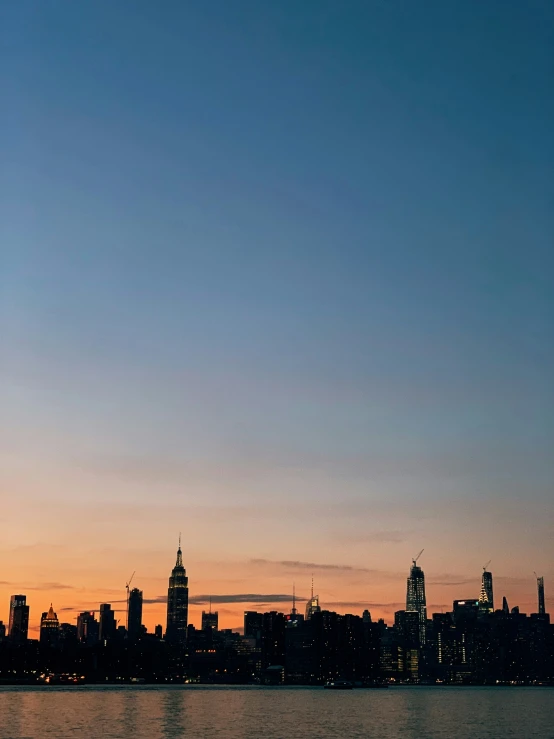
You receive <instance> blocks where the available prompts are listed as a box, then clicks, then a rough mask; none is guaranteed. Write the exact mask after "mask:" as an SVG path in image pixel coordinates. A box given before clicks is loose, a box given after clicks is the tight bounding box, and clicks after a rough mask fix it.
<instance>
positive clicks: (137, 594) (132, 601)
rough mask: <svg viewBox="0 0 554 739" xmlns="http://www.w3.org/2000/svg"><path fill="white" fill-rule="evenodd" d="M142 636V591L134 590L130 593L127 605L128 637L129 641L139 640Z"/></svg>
mask: <svg viewBox="0 0 554 739" xmlns="http://www.w3.org/2000/svg"><path fill="white" fill-rule="evenodd" d="M141 634H142V590H139V589H138V588H133V589H132V590H131V592H130V593H129V602H128V604H127V635H128V637H129V639H138V637H139V636H140V635H141Z"/></svg>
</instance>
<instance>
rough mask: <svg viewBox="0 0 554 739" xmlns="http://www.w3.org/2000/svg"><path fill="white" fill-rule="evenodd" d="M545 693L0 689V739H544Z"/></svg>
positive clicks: (551, 735)
mask: <svg viewBox="0 0 554 739" xmlns="http://www.w3.org/2000/svg"><path fill="white" fill-rule="evenodd" d="M553 716H554V688H473V687H467V688H458V687H448V688H440V687H429V688H427V687H413V688H410V687H395V688H391V689H390V690H354V691H348V692H347V693H343V692H338V693H330V692H329V691H324V690H322V689H317V688H315V689H310V688H256V687H245V688H228V687H201V686H194V687H192V686H186V687H182V686H174V687H151V686H144V687H130V686H128V687H96V686H86V687H73V688H56V687H43V688H34V687H33V688H30V687H4V688H0V737H1V739H39V737H40V739H54V738H55V739H66V738H67V739H69V737H80V736H85V735H90V734H91V733H92V735H94V736H95V737H102V739H178V738H179V737H191V738H194V739H204V738H206V739H208V737H209V738H210V739H259V737H261V736H263V737H264V739H285V737H286V738H287V739H288V737H292V736H301V737H303V739H307V738H308V737H310V738H312V737H313V739H316V738H317V739H345V738H346V737H350V738H351V739H358V738H360V739H361V737H364V739H367V737H375V738H376V739H377V738H379V739H387V738H391V739H392V738H393V737H403V738H405V739H447V738H449V739H451V738H452V737H459V738H460V739H466V738H467V739H470V738H471V739H500V738H502V739H508V738H509V737H514V739H515V737H518V739H523V738H525V739H529V738H531V737H541V738H542V739H554V723H553Z"/></svg>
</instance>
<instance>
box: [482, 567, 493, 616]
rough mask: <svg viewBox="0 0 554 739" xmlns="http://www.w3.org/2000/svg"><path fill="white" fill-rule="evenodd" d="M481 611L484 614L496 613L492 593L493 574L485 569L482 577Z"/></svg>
mask: <svg viewBox="0 0 554 739" xmlns="http://www.w3.org/2000/svg"><path fill="white" fill-rule="evenodd" d="M479 610H480V611H481V612H482V613H492V612H493V611H494V596H493V592H492V572H489V571H488V570H487V569H483V574H482V576H481V593H480V595H479Z"/></svg>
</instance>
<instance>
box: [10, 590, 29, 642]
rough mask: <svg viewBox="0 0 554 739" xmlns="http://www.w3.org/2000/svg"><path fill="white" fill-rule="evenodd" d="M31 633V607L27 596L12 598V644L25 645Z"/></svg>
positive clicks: (13, 596)
mask: <svg viewBox="0 0 554 739" xmlns="http://www.w3.org/2000/svg"><path fill="white" fill-rule="evenodd" d="M28 633H29V606H28V605H27V596H25V595H12V597H11V598H10V620H9V624H8V636H9V638H10V641H11V643H12V644H23V643H24V642H26V641H27V635H28Z"/></svg>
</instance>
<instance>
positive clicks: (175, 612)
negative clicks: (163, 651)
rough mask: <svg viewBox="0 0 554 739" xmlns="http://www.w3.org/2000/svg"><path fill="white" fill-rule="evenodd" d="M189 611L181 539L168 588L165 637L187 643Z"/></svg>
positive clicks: (178, 642)
mask: <svg viewBox="0 0 554 739" xmlns="http://www.w3.org/2000/svg"><path fill="white" fill-rule="evenodd" d="M188 612H189V580H188V577H187V572H186V570H185V568H184V567H183V553H182V552H181V539H180V537H179V548H178V549H177V561H176V562H175V567H174V568H173V570H172V571H171V575H170V577H169V587H168V590H167V626H166V630H165V638H166V640H167V641H169V642H173V643H176V644H185V642H186V640H187V626H188Z"/></svg>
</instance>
